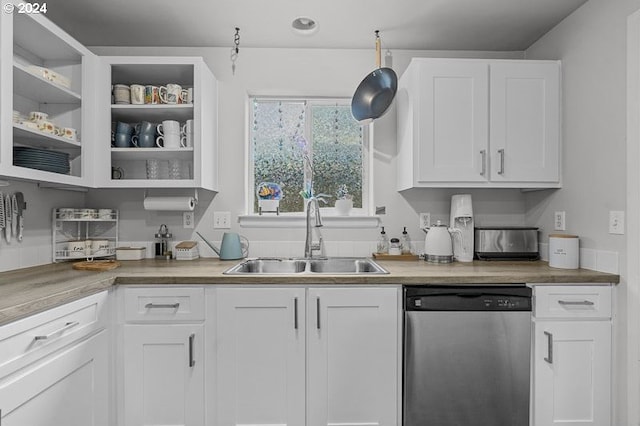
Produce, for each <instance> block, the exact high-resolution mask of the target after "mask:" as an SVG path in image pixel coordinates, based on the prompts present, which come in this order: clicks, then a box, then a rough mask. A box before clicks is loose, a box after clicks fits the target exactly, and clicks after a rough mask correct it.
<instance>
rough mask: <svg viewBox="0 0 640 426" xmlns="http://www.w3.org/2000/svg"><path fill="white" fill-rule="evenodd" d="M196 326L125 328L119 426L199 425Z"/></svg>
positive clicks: (199, 332) (200, 368) (199, 330)
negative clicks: (121, 420)
mask: <svg viewBox="0 0 640 426" xmlns="http://www.w3.org/2000/svg"><path fill="white" fill-rule="evenodd" d="M203 337H204V333H203V326H202V325H201V324H163V325H125V327H124V360H123V364H124V372H123V373H124V374H123V376H122V377H123V380H124V395H123V398H124V401H125V402H124V424H125V425H127V426H143V425H145V426H146V425H183V426H198V425H204V424H205V423H204V350H203V347H204V345H203V342H204V340H203Z"/></svg>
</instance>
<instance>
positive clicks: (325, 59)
mask: <svg viewBox="0 0 640 426" xmlns="http://www.w3.org/2000/svg"><path fill="white" fill-rule="evenodd" d="M92 50H93V51H94V52H96V53H97V54H99V55H177V56H180V55H197V56H203V57H204V58H205V61H206V62H207V63H208V65H209V67H210V68H211V70H212V71H213V73H214V74H215V76H216V77H217V78H218V80H219V87H220V98H219V105H220V108H219V111H220V113H219V118H218V123H219V140H220V159H219V162H218V164H219V167H220V176H221V185H220V192H219V194H217V195H216V196H215V199H214V200H213V203H211V204H208V203H207V202H206V200H205V202H202V203H200V205H199V206H198V208H197V211H196V223H197V227H196V230H198V231H200V232H201V233H203V234H204V235H205V236H207V237H209V238H211V239H213V240H219V239H220V238H221V236H222V232H221V231H218V230H215V231H214V230H213V229H212V223H213V210H214V209H215V210H223V211H230V212H231V214H232V223H233V228H232V231H238V232H240V233H242V234H244V235H246V236H247V237H248V238H249V240H251V241H252V246H251V247H252V251H251V253H250V255H252V256H256V255H269V254H271V255H273V254H274V251H273V248H274V246H278V245H284V246H286V247H290V246H292V245H295V246H296V247H294V248H292V249H291V250H294V254H302V248H298V243H299V242H302V241H303V239H304V230H303V229H283V228H278V229H268V228H265V229H255V228H251V229H249V228H240V227H239V225H238V224H237V221H236V218H237V216H238V215H241V214H245V204H244V203H245V201H244V200H245V189H246V188H245V181H244V178H245V167H244V158H245V157H244V156H245V143H246V142H245V130H246V125H245V120H246V116H245V111H246V101H247V94H267V95H306V96H313V95H320V96H343V97H351V96H352V95H353V91H354V90H355V88H356V87H357V85H358V84H359V83H360V81H361V80H362V78H363V77H364V76H365V75H366V74H367V73H368V72H370V71H371V70H372V69H373V68H374V63H375V61H374V51H373V49H371V50H324V49H255V48H253V49H252V48H242V47H241V48H240V55H239V58H238V61H237V68H236V74H235V76H233V75H232V74H231V63H230V60H229V49H226V48H121V47H95V48H92ZM392 55H393V67H394V69H395V70H396V72H397V73H398V74H401V73H402V71H404V69H405V68H406V66H407V65H408V63H409V60H410V58H411V57H413V56H440V57H483V58H522V52H497V53H496V52H457V51H456V52H425V51H393V52H392ZM395 127H396V119H395V108H393V107H392V108H391V109H390V111H389V112H388V113H387V114H386V115H385V116H384V117H383V118H381V119H380V120H378V121H377V122H376V124H375V129H374V133H375V142H374V165H373V170H374V195H373V198H374V204H375V205H376V206H386V212H387V214H386V215H385V216H383V225H384V226H385V227H386V228H387V232H388V234H389V235H390V236H400V233H401V232H402V227H403V226H407V229H408V231H409V233H410V236H411V238H412V239H413V240H414V241H419V240H422V239H423V237H424V234H423V233H422V232H421V231H420V230H419V229H418V212H422V211H424V212H430V213H431V215H432V220H434V221H435V220H436V219H442V220H444V221H446V222H448V214H449V199H450V195H451V194H453V193H460V192H466V191H464V190H461V191H454V190H413V191H407V192H405V193H403V194H399V193H398V192H397V191H396V189H395V176H396V172H395V166H396V165H395V154H396V142H395ZM471 193H472V194H473V198H474V208H475V211H476V213H477V221H476V223H478V224H509V225H523V224H524V223H525V209H524V196H523V195H522V194H521V193H520V191H518V190H504V191H487V190H474V191H471ZM87 202H88V203H89V204H90V205H91V206H92V207H94V206H95V207H100V206H102V204H105V203H106V204H108V206H114V207H118V208H120V210H121V218H122V220H121V227H120V229H121V232H120V236H121V239H122V240H127V241H143V240H145V239H146V240H150V239H152V235H153V233H155V232H156V230H157V229H158V226H159V225H160V223H166V224H167V225H168V226H169V228H170V230H171V231H172V232H173V233H174V236H175V239H176V240H180V239H187V238H191V237H192V235H191V234H192V233H191V232H190V231H188V230H182V229H181V226H182V218H181V214H176V213H163V214H160V213H152V212H148V213H147V212H141V211H140V209H141V208H142V191H136V192H133V191H97V192H93V191H92V192H91V194H90V195H89V196H88V199H87ZM97 204H100V206H98V205H97ZM378 232H379V230H376V229H364V230H344V229H339V230H338V229H326V228H325V229H323V235H324V238H325V241H326V242H327V250H328V251H329V252H328V254H329V255H338V254H339V253H338V252H336V250H338V246H337V245H336V244H337V243H338V242H343V241H348V242H349V243H348V244H356V245H357V247H346V246H345V244H347V243H340V244H339V245H340V250H341V252H340V254H344V253H350V252H351V251H352V250H356V253H355V254H366V252H367V251H368V250H369V246H368V245H367V244H370V242H372V241H375V239H376V237H377V235H378ZM195 239H197V237H196V238H195ZM365 242H366V244H364V243H365ZM202 249H204V250H203V251H204V254H205V255H210V254H211V252H209V251H208V250H207V249H206V247H202ZM278 250H279V251H278V252H279V253H281V254H287V251H286V249H285V248H283V247H279V249H278ZM295 250H299V252H295ZM363 251H364V253H363Z"/></svg>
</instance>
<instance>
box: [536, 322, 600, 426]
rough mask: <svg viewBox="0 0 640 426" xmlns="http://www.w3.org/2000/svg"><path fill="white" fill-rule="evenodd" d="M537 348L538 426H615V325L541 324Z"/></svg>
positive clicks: (584, 323)
mask: <svg viewBox="0 0 640 426" xmlns="http://www.w3.org/2000/svg"><path fill="white" fill-rule="evenodd" d="M546 333H548V334H546ZM534 345H535V360H534V366H533V368H534V399H533V405H534V408H533V412H534V425H535V426H551V425H567V424H571V425H575V426H586V425H592V426H596V425H597V426H608V425H610V424H611V323H610V322H609V321H538V322H536V323H535V343H534Z"/></svg>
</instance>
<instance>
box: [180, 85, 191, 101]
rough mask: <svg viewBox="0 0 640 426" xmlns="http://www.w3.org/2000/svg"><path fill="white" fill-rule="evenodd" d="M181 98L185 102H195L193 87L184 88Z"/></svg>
mask: <svg viewBox="0 0 640 426" xmlns="http://www.w3.org/2000/svg"><path fill="white" fill-rule="evenodd" d="M180 99H181V100H182V102H181V103H183V104H192V103H193V87H190V88H188V89H182V92H181V95H180Z"/></svg>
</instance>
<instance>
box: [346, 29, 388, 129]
mask: <svg viewBox="0 0 640 426" xmlns="http://www.w3.org/2000/svg"><path fill="white" fill-rule="evenodd" d="M381 55H382V54H381V46H380V35H379V31H376V66H377V68H376V69H375V70H373V72H371V73H369V75H367V76H366V77H365V78H364V80H362V83H360V85H359V86H358V88H357V89H356V92H355V93H354V94H353V98H352V99H351V114H352V115H353V118H355V119H356V120H357V121H358V122H359V123H360V124H367V123H370V122H372V121H373V120H375V119H376V118H380V117H382V116H383V115H384V113H385V112H387V109H388V108H389V106H390V105H391V102H392V101H393V98H394V96H395V95H396V91H397V90H398V76H397V75H396V73H395V71H394V70H392V69H391V68H381V67H380V65H381V58H380V57H381Z"/></svg>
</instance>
